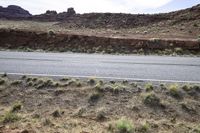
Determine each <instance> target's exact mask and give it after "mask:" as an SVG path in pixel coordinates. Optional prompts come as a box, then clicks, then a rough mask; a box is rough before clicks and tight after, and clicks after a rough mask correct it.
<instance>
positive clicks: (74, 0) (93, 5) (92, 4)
mask: <svg viewBox="0 0 200 133" xmlns="http://www.w3.org/2000/svg"><path fill="white" fill-rule="evenodd" d="M171 1H172V0H56V1H53V0H52V1H50V0H0V5H3V6H7V5H10V4H15V5H20V6H22V7H23V8H26V9H27V10H29V11H31V13H33V14H39V13H42V12H45V11H46V10H48V9H49V10H57V11H58V12H61V11H66V10H67V8H68V7H74V8H75V10H76V11H77V12H79V13H87V12H124V13H130V12H131V11H132V13H137V12H140V11H142V10H143V9H150V8H152V9H153V8H158V7H161V6H163V5H166V4H167V3H169V2H171Z"/></svg>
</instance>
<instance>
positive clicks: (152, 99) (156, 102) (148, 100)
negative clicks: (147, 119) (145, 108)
mask: <svg viewBox="0 0 200 133" xmlns="http://www.w3.org/2000/svg"><path fill="white" fill-rule="evenodd" d="M143 102H144V104H146V105H149V106H160V105H161V103H160V99H159V98H158V97H157V96H156V94H154V93H148V94H146V95H145V96H144V101H143Z"/></svg>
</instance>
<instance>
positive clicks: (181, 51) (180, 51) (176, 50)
mask: <svg viewBox="0 0 200 133" xmlns="http://www.w3.org/2000/svg"><path fill="white" fill-rule="evenodd" d="M174 51H175V52H176V53H177V54H183V49H182V48H175V49H174Z"/></svg>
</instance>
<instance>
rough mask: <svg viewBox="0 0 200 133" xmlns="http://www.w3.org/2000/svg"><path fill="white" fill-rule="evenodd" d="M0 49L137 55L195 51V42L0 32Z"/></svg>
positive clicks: (197, 44) (196, 42)
mask: <svg viewBox="0 0 200 133" xmlns="http://www.w3.org/2000/svg"><path fill="white" fill-rule="evenodd" d="M0 38H1V40H0V47H1V48H7V49H27V48H29V49H33V50H37V49H43V50H47V51H61V52H67V51H72V52H86V53H97V52H103V53H128V54H129V53H137V52H144V53H146V54H148V53H149V52H151V51H159V50H160V51H165V50H172V51H173V50H177V51H178V52H180V53H182V52H183V50H187V51H193V52H199V51H200V45H199V41H198V40H195V39H190V40H189V39H188V40H179V39H158V38H151V39H142V38H140V39H138V38H137V39H136V38H123V37H113V38H110V37H101V36H87V35H76V34H55V33H54V32H52V31H50V32H48V33H46V32H33V31H22V30H8V29H1V30H0Z"/></svg>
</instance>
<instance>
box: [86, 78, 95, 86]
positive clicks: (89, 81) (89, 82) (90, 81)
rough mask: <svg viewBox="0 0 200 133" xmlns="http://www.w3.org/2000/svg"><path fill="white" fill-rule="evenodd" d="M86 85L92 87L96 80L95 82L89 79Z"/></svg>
mask: <svg viewBox="0 0 200 133" xmlns="http://www.w3.org/2000/svg"><path fill="white" fill-rule="evenodd" d="M87 83H88V84H89V85H94V84H95V83H96V80H95V79H89V80H88V81H87Z"/></svg>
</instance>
